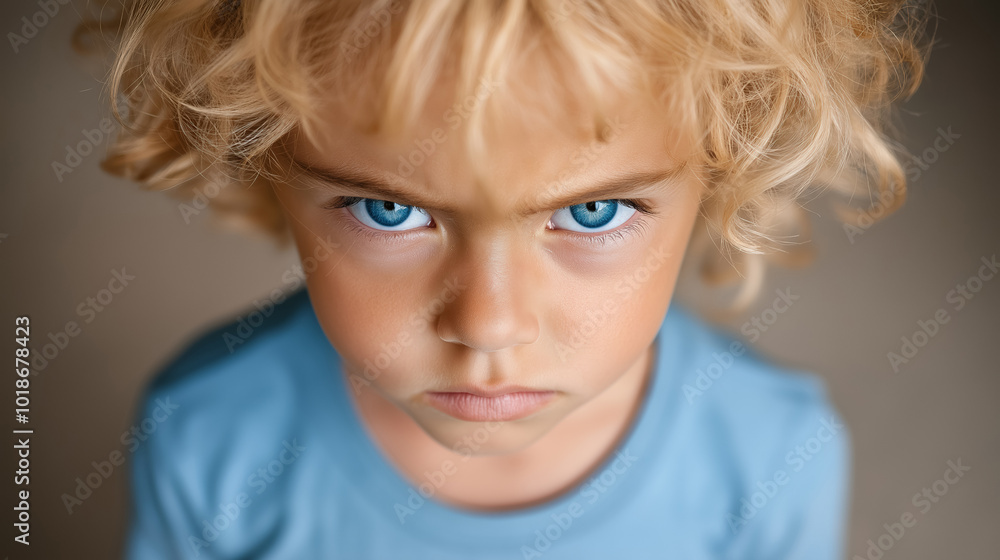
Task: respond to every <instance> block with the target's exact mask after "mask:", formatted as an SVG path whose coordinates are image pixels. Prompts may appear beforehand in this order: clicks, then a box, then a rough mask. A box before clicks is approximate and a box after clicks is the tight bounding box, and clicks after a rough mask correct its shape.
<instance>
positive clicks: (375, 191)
mask: <svg viewBox="0 0 1000 560" xmlns="http://www.w3.org/2000/svg"><path fill="white" fill-rule="evenodd" d="M294 164H295V165H297V166H298V167H300V168H301V169H302V171H304V172H305V173H306V174H307V176H309V177H310V178H313V179H316V180H319V181H320V182H321V183H322V186H324V187H333V188H340V189H343V190H345V191H348V192H350V193H351V194H353V195H355V196H359V197H362V198H372V199H376V200H387V201H390V202H395V203H397V204H403V205H406V206H416V207H419V208H424V209H434V210H439V211H442V212H446V213H449V214H458V213H459V212H458V211H457V209H456V208H455V207H454V206H453V205H452V204H451V203H449V202H448V201H445V200H440V199H430V198H424V197H422V196H420V195H415V194H413V193H412V192H408V191H407V190H405V189H401V188H399V187H396V186H393V185H391V184H390V182H389V180H387V179H386V178H383V177H380V176H377V175H372V174H369V173H365V172H363V171H354V170H348V169H333V168H327V167H322V166H318V165H311V164H306V163H302V162H298V161H295V162H294ZM682 170H683V166H678V167H674V168H670V169H667V170H666V171H657V172H637V173H629V174H626V175H623V176H621V177H615V178H613V179H609V180H606V181H603V182H601V183H599V184H598V185H597V186H595V187H591V188H588V189H583V190H578V191H575V192H574V191H571V192H559V191H555V192H543V193H541V195H540V196H535V197H533V198H534V200H533V201H525V200H522V201H519V202H518V203H517V205H516V206H515V208H514V213H515V214H517V215H520V216H530V215H531V214H534V213H537V212H544V211H555V210H558V209H560V208H565V207H567V206H574V205H577V204H585V203H587V202H592V201H596V200H612V199H616V198H627V197H628V196H629V195H632V196H636V195H641V194H643V193H646V194H652V193H651V189H652V188H654V187H656V186H658V185H659V184H660V183H663V182H666V181H670V180H671V179H674V178H676V177H677V176H678V175H679V174H680V173H681V171H682ZM550 190H551V189H550ZM566 190H569V189H566Z"/></svg>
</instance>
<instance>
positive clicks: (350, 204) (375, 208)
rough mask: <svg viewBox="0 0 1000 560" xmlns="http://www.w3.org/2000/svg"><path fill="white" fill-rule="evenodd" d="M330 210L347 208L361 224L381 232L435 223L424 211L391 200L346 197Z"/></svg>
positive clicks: (403, 229) (409, 228)
mask: <svg viewBox="0 0 1000 560" xmlns="http://www.w3.org/2000/svg"><path fill="white" fill-rule="evenodd" d="M330 208H347V211H348V212H350V213H351V215H352V216H354V217H355V218H357V219H358V221H359V222H361V223H362V224H364V225H366V226H368V227H370V228H372V229H376V230H380V231H407V230H411V229H416V228H419V227H427V226H429V225H431V224H432V223H433V221H432V220H431V217H430V216H429V215H428V214H427V212H426V211H425V210H424V209H422V208H418V207H416V206H404V205H402V204H397V203H395V202H392V201H389V200H377V199H374V198H360V197H356V196H346V197H343V198H342V199H341V200H340V201H338V202H336V203H335V204H332V205H331V206H330Z"/></svg>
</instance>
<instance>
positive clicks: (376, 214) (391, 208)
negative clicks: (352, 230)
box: [365, 198, 413, 227]
mask: <svg viewBox="0 0 1000 560" xmlns="http://www.w3.org/2000/svg"><path fill="white" fill-rule="evenodd" d="M365 210H367V211H368V215H369V216H371V217H372V219H373V220H375V222H376V223H378V224H379V225H383V226H386V227H392V226H398V225H399V224H401V223H403V222H405V221H406V218H408V217H409V216H410V212H412V211H413V207H412V206H403V205H402V204H396V203H395V202H389V201H388V200H374V199H371V198H369V199H367V200H365Z"/></svg>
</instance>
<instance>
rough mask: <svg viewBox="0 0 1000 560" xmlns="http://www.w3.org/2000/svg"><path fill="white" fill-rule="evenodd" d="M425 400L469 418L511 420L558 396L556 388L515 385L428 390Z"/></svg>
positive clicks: (443, 409)
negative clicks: (494, 389)
mask: <svg viewBox="0 0 1000 560" xmlns="http://www.w3.org/2000/svg"><path fill="white" fill-rule="evenodd" d="M424 395H425V399H424V400H425V402H426V403H427V404H429V405H430V406H432V407H434V408H436V409H438V410H439V411H441V412H443V413H445V414H447V415H449V416H452V417H454V418H457V419H459V420H465V421H466V422H509V421H512V420H520V419H521V418H526V417H528V416H531V415H532V414H534V413H536V412H538V411H539V410H541V409H542V408H543V407H545V405H546V404H548V403H549V402H551V401H552V399H553V398H554V397H555V396H556V392H555V391H531V390H521V389H513V390H507V391H506V392H490V391H478V390H471V389H470V390H466V391H429V392H427V393H424Z"/></svg>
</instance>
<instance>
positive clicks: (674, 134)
mask: <svg viewBox="0 0 1000 560" xmlns="http://www.w3.org/2000/svg"><path fill="white" fill-rule="evenodd" d="M528 75H530V74H528V73H525V74H521V75H520V77H519V78H518V75H517V74H514V76H515V77H513V78H508V79H507V80H506V81H504V82H491V81H489V80H481V81H480V82H479V84H478V85H477V88H476V90H475V91H474V92H473V93H472V94H470V95H467V96H464V97H462V98H456V96H455V94H454V91H455V89H454V84H453V83H450V82H447V81H439V82H437V83H436V84H435V86H434V87H433V88H432V90H431V94H430V96H429V98H428V101H427V103H426V104H425V105H424V107H423V108H422V110H420V111H419V112H417V113H416V114H415V120H414V123H413V125H412V126H411V127H409V128H407V129H406V130H403V131H402V132H400V133H399V134H395V135H391V136H389V135H383V134H375V133H369V132H366V131H365V129H366V123H369V122H371V120H372V119H371V117H372V115H371V114H370V111H371V109H367V110H365V109H361V106H360V105H353V104H350V103H348V102H343V101H331V102H330V103H328V104H326V105H324V106H323V107H322V108H321V109H319V110H318V111H317V117H318V118H317V120H316V121H315V128H314V129H313V131H314V133H315V137H314V138H311V139H310V138H309V137H307V135H306V134H299V135H297V137H296V139H295V144H294V157H295V158H296V159H297V160H298V161H300V162H303V163H307V164H311V165H315V166H321V167H332V168H340V169H357V170H359V171H363V172H371V171H374V172H377V173H379V174H390V175H393V176H394V177H393V179H394V180H396V181H398V183H399V184H405V185H406V186H407V190H409V191H413V192H416V193H417V194H420V195H426V196H424V198H434V199H442V200H449V201H452V205H453V206H455V207H457V208H462V209H464V210H465V211H467V212H469V213H482V215H483V216H486V215H488V214H494V215H501V216H503V215H509V214H510V213H511V211H512V210H513V207H514V206H515V205H516V204H518V203H519V202H521V203H523V204H529V205H530V204H532V202H533V201H538V202H541V201H543V200H545V199H546V198H554V197H558V196H559V195H563V194H567V193H569V192H573V191H574V190H576V191H578V190H581V189H585V188H586V187H587V186H588V185H594V184H596V183H598V182H601V181H604V180H608V179H611V178H614V177H619V176H623V175H626V174H639V173H649V174H653V173H658V172H663V171H665V170H668V169H672V168H675V167H677V166H678V165H680V164H682V163H684V161H685V158H686V157H687V154H686V151H685V150H684V146H685V143H684V142H683V141H682V135H681V134H680V131H678V130H674V129H672V128H671V119H669V118H668V116H667V114H666V112H665V111H664V110H663V109H662V108H661V107H659V106H657V105H656V104H655V103H653V102H652V101H650V100H649V99H648V98H647V97H646V96H642V95H638V94H635V95H629V93H628V92H622V93H618V94H616V98H615V99H613V100H610V101H611V102H609V103H608V106H609V107H611V109H610V110H608V111H606V115H605V116H604V119H603V120H600V121H598V122H595V120H594V111H593V109H592V108H591V107H588V106H587V105H586V104H585V103H583V102H581V101H580V97H579V96H577V95H576V94H574V92H573V89H572V83H568V84H566V83H564V84H560V85H559V86H558V87H557V88H556V89H554V90H550V91H544V92H539V91H538V90H537V87H538V86H539V83H538V80H532V79H530V78H528V77H527V76H528ZM546 100H548V102H546ZM487 105H492V106H490V107H489V109H491V110H493V112H492V113H491V112H490V111H484V112H483V113H482V115H483V117H482V119H481V120H477V116H476V112H477V109H480V108H486V107H487ZM369 107H370V106H369ZM470 128H471V129H473V130H474V131H475V130H479V131H481V132H482V136H481V142H476V141H472V142H470V141H469V138H470V136H468V133H469V130H470ZM473 138H474V136H473ZM477 147H478V148H479V149H478V151H477Z"/></svg>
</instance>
